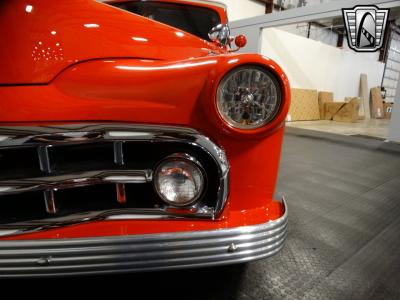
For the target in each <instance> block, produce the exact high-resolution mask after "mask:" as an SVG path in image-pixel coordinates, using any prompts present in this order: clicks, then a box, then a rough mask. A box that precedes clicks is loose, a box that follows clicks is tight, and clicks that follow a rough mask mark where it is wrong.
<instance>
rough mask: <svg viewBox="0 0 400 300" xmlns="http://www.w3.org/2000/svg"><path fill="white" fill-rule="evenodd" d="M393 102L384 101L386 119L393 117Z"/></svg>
mask: <svg viewBox="0 0 400 300" xmlns="http://www.w3.org/2000/svg"><path fill="white" fill-rule="evenodd" d="M392 109H393V103H389V102H384V103H383V117H384V118H385V119H390V118H391V117H392Z"/></svg>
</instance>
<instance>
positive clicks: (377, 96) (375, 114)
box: [370, 87, 384, 119]
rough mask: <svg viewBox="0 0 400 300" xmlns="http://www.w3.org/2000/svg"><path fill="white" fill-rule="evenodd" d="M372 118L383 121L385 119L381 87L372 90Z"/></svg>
mask: <svg viewBox="0 0 400 300" xmlns="http://www.w3.org/2000/svg"><path fill="white" fill-rule="evenodd" d="M370 101H371V105H370V106H371V118H375V119H382V118H384V110H383V99H382V94H381V88H380V87H374V88H372V89H371V100H370Z"/></svg>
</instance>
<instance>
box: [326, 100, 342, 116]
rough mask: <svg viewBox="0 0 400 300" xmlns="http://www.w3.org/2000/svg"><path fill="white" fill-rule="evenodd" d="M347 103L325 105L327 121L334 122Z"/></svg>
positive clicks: (328, 103)
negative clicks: (334, 118)
mask: <svg viewBox="0 0 400 300" xmlns="http://www.w3.org/2000/svg"><path fill="white" fill-rule="evenodd" d="M344 105H346V102H327V103H325V113H324V117H325V120H332V119H333V117H334V116H335V115H336V113H337V112H338V111H339V110H340V109H341V108H342V107H343V106H344Z"/></svg>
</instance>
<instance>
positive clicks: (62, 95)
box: [0, 0, 290, 239]
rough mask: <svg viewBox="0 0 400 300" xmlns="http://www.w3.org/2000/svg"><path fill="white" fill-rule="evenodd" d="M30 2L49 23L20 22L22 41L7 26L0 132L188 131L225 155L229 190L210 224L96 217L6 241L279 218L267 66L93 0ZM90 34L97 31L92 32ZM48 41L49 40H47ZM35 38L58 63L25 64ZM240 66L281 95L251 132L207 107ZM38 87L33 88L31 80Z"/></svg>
mask: <svg viewBox="0 0 400 300" xmlns="http://www.w3.org/2000/svg"><path fill="white" fill-rule="evenodd" d="M31 2H32V3H33V4H32V5H33V11H32V13H33V12H35V9H36V11H37V12H38V14H39V12H40V11H41V10H42V9H43V10H44V11H46V12H48V13H49V14H50V12H51V18H50V19H44V18H42V17H40V16H38V18H37V19H36V20H37V21H38V20H40V22H39V21H38V24H36V23H35V22H34V23H35V24H33V23H32V21H31V20H29V19H27V20H26V21H24V19H20V20H19V21H21V28H22V27H32V28H33V29H32V31H31V33H30V34H26V35H23V34H22V29H21V28H20V29H15V30H14V31H17V32H16V33H15V34H16V36H15V37H13V39H14V40H12V42H11V44H10V45H11V48H8V52H9V53H6V51H5V50H4V47H2V49H0V52H1V53H0V54H1V56H0V57H2V59H1V60H2V64H3V63H4V66H5V68H3V69H2V70H1V71H0V83H2V84H3V86H1V87H0V126H1V125H10V124H13V125H27V124H35V125H38V124H49V123H51V124H54V123H57V124H60V123H71V122H79V123H82V122H90V123H93V122H98V121H101V122H102V123H104V122H124V123H141V124H162V125H179V126H185V127H190V128H194V129H196V130H198V131H199V132H201V133H203V134H204V135H206V136H208V137H210V138H211V139H212V140H213V141H214V142H215V143H216V144H218V145H219V146H221V147H222V148H223V149H224V150H225V151H226V154H227V157H228V160H229V163H230V166H231V169H230V190H229V197H228V202H227V205H226V207H225V209H224V211H223V213H222V216H221V217H220V218H219V219H218V220H209V221H205V220H179V221H171V220H163V221H160V220H158V221H144V220H141V221H103V222H92V223H86V224H81V225H75V226H69V227H65V228H60V229H53V230H48V231H43V232H40V233H32V234H25V235H21V236H16V237H9V238H8V239H32V238H38V239H39V238H77V237H93V236H108V235H125V234H143V233H159V232H173V231H189V230H205V229H220V228H227V227H238V226H244V225H254V224H260V223H264V222H267V221H268V220H275V219H277V218H279V217H280V216H282V214H283V207H282V204H281V203H280V202H275V201H273V194H274V190H275V184H276V179H277V172H278V166H279V159H280V153H281V144H282V139H283V132H284V119H285V116H286V114H287V111H288V107H289V102H290V88H289V82H288V79H287V77H286V75H285V74H284V72H283V71H282V69H281V68H280V67H279V66H278V65H277V64H276V63H275V62H274V61H272V60H270V59H268V58H266V57H263V56H261V55H257V54H231V53H229V52H227V51H224V50H221V49H220V48H218V47H217V46H215V45H214V44H212V43H208V42H206V41H204V40H201V39H199V38H197V37H194V36H192V35H189V34H186V33H185V34H184V36H183V37H178V36H177V35H176V34H175V33H176V31H177V29H173V28H172V27H168V26H165V25H162V24H160V23H156V22H153V21H151V20H147V19H145V18H141V17H137V16H134V15H132V14H129V13H125V12H122V11H120V10H118V9H115V8H109V7H107V6H106V5H105V4H98V3H95V2H93V1H84V0H74V1H67V2H65V1H60V2H61V4H59V3H58V2H59V1H56V2H57V4H53V1H52V2H51V4H50V2H49V3H46V1H44V2H43V1H41V3H42V4H41V3H39V1H31ZM11 3H13V4H11ZM24 3H25V2H23V1H10V2H7V4H6V5H5V6H6V8H7V9H6V11H7V14H6V18H8V19H7V20H8V21H12V20H14V21H13V22H16V20H15V18H16V17H18V16H19V12H18V13H17V12H15V13H11V12H10V8H11V7H17V8H18V11H19V10H21V11H22V14H23V13H25V10H24V7H23V4H24ZM63 5H64V6H65V9H71V10H72V11H74V12H75V14H72V17H71V20H67V19H63V17H62V16H64V15H65V11H62V10H59V9H60V6H63ZM8 6H10V7H8ZM67 7H68V8H67ZM56 8H57V9H56ZM78 8H79V9H78ZM81 11H84V13H81ZM2 14H3V12H2ZM25 14H26V13H25ZM80 16H83V17H80ZM28 17H29V16H28ZM76 20H79V21H76ZM0 22H4V18H1V19H0ZM85 22H90V23H96V22H98V23H99V24H100V27H98V28H88V29H86V28H85V27H83V26H82V25H81V24H84V23H85ZM135 22H136V23H135ZM71 24H80V25H76V26H75V25H73V26H72V25H71ZM133 24H134V26H133ZM11 27H12V26H11ZM3 28H4V27H3ZM8 28H10V27H8ZM150 28H151V29H150ZM45 29H46V30H45ZM89 29H90V30H89ZM93 29H94V30H97V35H96V34H92V32H93V31H92V30H93ZM1 30H2V32H3V31H4V30H3V29H1ZM52 30H57V34H56V35H55V36H51V34H50V32H51V31H52ZM44 32H46V34H47V37H46V34H45V33H44ZM59 33H60V34H59ZM134 34H135V35H139V34H140V36H141V37H146V39H148V43H147V44H146V45H144V46H142V45H141V44H140V43H136V44H135V42H134V41H133V40H132V39H131V37H132V35H134ZM54 37H57V39H54V40H52V39H53V38H54ZM95 37H97V42H96V43H95V42H94V40H93V39H94V38H95ZM45 38H46V39H45ZM108 39H109V40H108ZM38 40H42V41H43V43H44V42H46V43H50V42H51V43H54V42H56V41H58V42H59V43H60V44H61V43H62V44H63V48H64V53H65V54H64V58H65V60H66V61H61V62H60V61H52V62H48V63H47V62H45V61H42V60H41V61H35V60H32V56H31V51H32V47H34V45H35V43H36V42H37V41H38ZM100 45H101V46H100ZM210 50H212V51H213V52H214V53H213V54H212V55H209V54H210V53H209V52H210ZM28 53H29V55H30V56H29V58H27V56H26V55H27V54H28ZM71 60H72V62H71ZM75 60H77V61H75ZM246 64H252V65H259V66H262V67H264V68H267V69H269V70H270V71H271V72H272V73H273V74H275V75H276V77H277V79H278V80H279V82H280V85H281V88H282V95H283V103H282V105H281V107H280V112H279V113H278V115H277V117H276V118H275V119H274V120H273V121H272V122H270V123H269V124H267V125H266V126H264V127H262V128H261V129H255V130H247V131H245V130H239V129H234V128H231V127H229V126H228V125H227V124H226V123H225V122H223V121H222V119H221V117H220V116H219V114H218V112H217V108H216V103H215V95H216V90H217V87H218V85H219V82H220V80H221V79H222V77H223V76H224V75H225V74H226V73H227V72H229V71H230V70H231V69H233V68H235V67H238V66H240V65H246ZM39 82H40V83H42V84H34V83H39ZM4 83H13V84H15V83H29V85H4ZM44 83H46V84H44ZM3 239H5V238H3Z"/></svg>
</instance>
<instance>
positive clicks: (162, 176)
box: [154, 157, 204, 206]
mask: <svg viewBox="0 0 400 300" xmlns="http://www.w3.org/2000/svg"><path fill="white" fill-rule="evenodd" d="M154 185H155V189H156V191H157V193H158V195H159V196H160V197H161V198H162V200H164V201H165V202H167V203H168V204H170V205H173V206H187V205H189V204H192V203H193V202H195V201H196V200H197V199H199V197H200V195H201V194H202V192H203V189H204V176H203V173H202V171H201V169H200V166H199V165H198V164H197V163H195V162H194V161H192V160H190V159H187V158H183V157H182V158H179V157H176V158H170V159H167V160H165V161H164V162H162V163H161V164H160V165H159V166H158V168H157V170H156V171H155V177H154Z"/></svg>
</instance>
